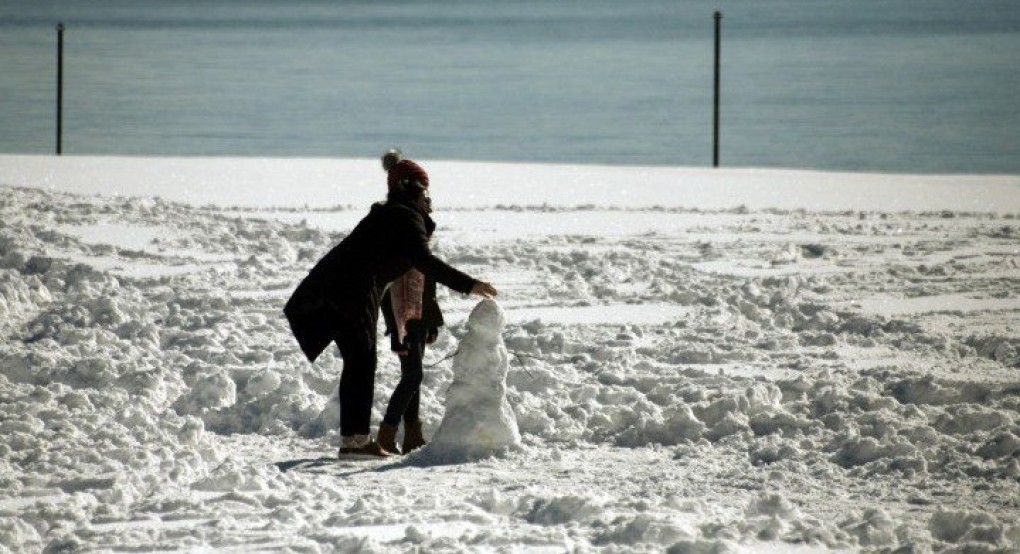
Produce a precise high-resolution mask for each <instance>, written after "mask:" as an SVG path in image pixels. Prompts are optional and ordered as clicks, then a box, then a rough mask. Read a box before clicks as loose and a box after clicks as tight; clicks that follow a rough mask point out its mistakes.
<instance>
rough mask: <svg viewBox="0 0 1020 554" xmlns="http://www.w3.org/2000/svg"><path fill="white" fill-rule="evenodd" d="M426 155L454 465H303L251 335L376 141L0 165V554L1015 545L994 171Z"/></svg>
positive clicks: (324, 414) (318, 411)
mask: <svg viewBox="0 0 1020 554" xmlns="http://www.w3.org/2000/svg"><path fill="white" fill-rule="evenodd" d="M425 166H426V168H427V169H429V171H430V176H431V177H432V182H433V196H434V198H435V203H436V207H437V213H436V214H435V217H436V220H437V222H438V223H439V231H438V233H437V239H438V241H437V246H436V249H437V251H438V253H439V254H440V255H441V256H442V257H443V258H445V259H447V260H449V261H450V262H452V263H453V264H455V265H457V266H460V267H462V268H465V269H467V270H468V271H469V272H470V273H473V274H475V275H479V276H481V277H483V278H486V279H488V280H490V281H491V282H492V283H493V284H494V285H495V286H496V287H497V288H499V289H500V291H501V294H500V297H499V298H498V303H499V306H500V307H501V308H502V310H503V312H504V317H505V319H506V326H505V329H504V332H503V336H502V339H503V341H504V343H505V345H506V347H507V349H508V350H509V366H508V368H506V369H507V389H506V391H507V392H506V399H507V400H508V401H509V404H510V406H511V408H512V409H513V412H514V415H515V416H516V423H517V427H518V430H519V433H520V443H519V447H517V448H513V449H508V450H501V451H499V453H497V455H495V456H492V457H488V458H483V459H481V460H476V461H464V462H462V463H448V462H447V461H443V462H442V463H440V461H437V460H440V459H441V458H442V457H441V456H440V457H431V458H430V457H428V456H419V457H408V458H405V459H402V460H400V461H395V462H384V463H371V462H343V463H341V462H337V461H335V460H333V459H330V458H331V457H333V456H335V446H336V444H337V441H338V437H337V433H336V426H337V419H338V406H337V404H336V384H337V380H338V378H339V375H340V371H341V368H342V362H341V361H340V359H339V358H338V357H337V356H336V355H334V354H331V353H330V354H326V355H324V356H323V357H322V359H320V360H319V361H318V362H317V363H316V364H314V365H313V364H309V363H308V362H307V361H305V360H304V358H303V357H302V355H301V353H300V352H299V350H298V349H297V345H296V344H295V342H294V341H293V339H292V338H291V336H290V335H289V332H288V330H287V325H286V322H285V321H284V319H283V318H282V314H281V311H280V310H281V307H282V303H283V301H284V300H285V299H286V297H287V295H288V294H289V293H290V291H291V290H292V289H293V287H294V286H295V285H296V284H297V282H298V281H299V279H300V278H301V277H302V276H303V275H304V273H305V272H306V271H307V270H308V269H309V267H310V266H311V265H312V264H313V263H314V262H315V260H316V259H318V257H319V256H321V255H323V254H324V253H325V252H326V251H327V250H328V249H329V248H330V246H331V245H332V244H334V243H335V242H337V240H339V239H340V238H341V237H342V236H343V234H344V232H345V231H346V230H347V229H349V228H350V227H351V225H353V224H354V223H355V222H356V221H357V220H358V219H359V218H360V217H361V216H362V215H363V214H364V213H365V212H366V210H367V207H368V204H369V203H370V202H372V201H374V200H378V199H380V198H381V197H382V196H383V192H384V184H383V174H382V171H381V170H380V169H379V167H378V163H377V162H376V161H375V160H339V161H338V160H254V159H253V160H239V159H208V160H203V159H151V158H148V159H142V158H133V159H127V158H84V157H82V158H76V157H67V158H62V159H57V158H53V157H32V156H0V191H2V193H3V197H2V200H0V332H2V335H3V340H2V342H0V432H2V435H3V437H4V440H3V442H2V443H0V550H10V551H14V552H37V551H41V550H46V551H48V552H70V551H111V552H136V551H140V550H162V551H196V550H206V551H208V550H213V551H222V552H254V551H279V550H290V551H297V552H336V551H339V552H344V551H352V552H353V551H379V552H390V551H404V550H416V549H417V550H418V551H422V552H432V551H548V552H563V551H581V552H584V551H607V552H630V551H664V550H669V551H671V552H685V553H686V552H691V553H707V552H733V551H771V552H805V551H816V550H829V549H845V550H859V549H869V550H887V551H892V550H896V549H898V548H901V547H906V550H904V551H927V550H947V551H961V552H988V551H1016V550H1017V549H1020V524H1018V522H1020V366H1018V350H1020V334H1018V329H1020V220H1018V218H1020V177H1016V176H985V177H981V176H900V175H849V174H828V173H816V172H801V171H777V170H770V171H761V170H705V169H685V168H622V167H596V166H556V165H548V166H543V165H509V164H481V163H458V162H428V161H426V162H425ZM440 302H441V304H442V305H443V306H444V308H445V309H446V312H447V322H448V327H447V328H446V329H445V330H444V332H443V333H442V334H441V337H440V339H439V341H438V342H437V343H436V345H435V346H434V348H431V349H430V350H429V352H428V353H427V355H426V362H427V363H430V364H435V365H434V366H432V367H429V368H427V370H426V378H425V384H424V389H423V412H424V418H425V428H426V434H427V435H431V434H432V433H434V432H435V431H436V430H437V428H438V427H439V425H440V422H441V421H442V420H443V416H444V409H445V406H446V392H447V388H448V387H449V385H450V384H451V382H452V381H453V379H454V367H453V366H454V360H449V359H444V358H446V357H447V356H448V355H449V354H451V353H453V352H454V351H455V350H456V348H457V345H458V341H459V340H460V339H464V338H465V336H466V334H467V331H468V330H467V328H466V320H467V316H468V314H469V313H470V311H471V310H472V308H474V307H475V305H476V303H477V301H476V299H469V298H465V297H461V296H460V295H457V294H452V293H449V292H448V291H441V298H440ZM383 344H385V341H383ZM331 352H332V351H331ZM398 373H399V367H398V364H397V362H396V358H395V357H394V356H392V355H391V354H389V353H388V352H385V351H381V352H380V369H379V374H378V379H377V394H376V399H375V414H374V422H376V423H378V421H379V420H380V418H381V413H380V412H381V410H382V409H383V407H384V405H385V401H386V398H387V397H388V393H389V392H390V390H392V387H393V386H394V385H395V384H396V381H397V377H398Z"/></svg>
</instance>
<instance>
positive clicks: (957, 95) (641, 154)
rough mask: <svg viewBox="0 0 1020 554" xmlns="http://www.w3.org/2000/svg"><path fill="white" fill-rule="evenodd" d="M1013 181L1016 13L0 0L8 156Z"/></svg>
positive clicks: (922, 3)
mask: <svg viewBox="0 0 1020 554" xmlns="http://www.w3.org/2000/svg"><path fill="white" fill-rule="evenodd" d="M716 8H718V9H720V10H722V11H723V13H724V20H723V99H722V101H723V124H722V163H723V165H728V166H769V167H800V168H820V169H838V170H852V171H897V172H979V173H1020V61H1018V60H1020V54H1018V52H1020V2H1017V1H1016V0H989V1H985V0H977V1H973V2H960V1H959V0H894V1H892V0H856V1H854V2H849V1H846V0H771V1H770V0H733V1H727V0H722V1H720V2H718V3H717V4H714V5H713V4H710V3H706V2H702V1H698V0H670V1H663V0H642V1H635V2H626V1H623V0H585V1H581V0H561V1H552V0H548V1H536V0H530V1H529V0H524V1H513V2H507V1H501V0H471V1H458V2H450V1H443V0H439V1H431V2H424V1H412V0H404V1H389V2H387V1H358V2H345V1H326V0H322V1H315V0H297V1H290V2H284V1H269V0H261V1H257V0H256V1H247V2H242V1H239V0H235V1H226V0H203V1H198V0H185V1H174V2H170V1H154V0H148V1H146V0H90V1H88V2H73V1H71V0H65V1H45V0H42V1H33V2H30V1H16V0H0V152H4V153H49V152H52V151H53V147H54V127H55V125H54V119H55V118H54V102H55V87H54V76H55V43H56V32H55V31H54V28H53V26H54V24H55V23H56V22H57V21H58V20H62V21H63V22H64V23H65V24H66V25H67V27H68V28H67V31H66V32H65V83H66V84H65V119H64V129H65V132H64V152H65V153H68V154H128V155H241V156H329V157H362V156H376V155H378V154H379V153H380V152H382V151H383V150H384V149H385V148H387V147H389V146H392V145H399V146H401V147H402V148H403V149H404V150H405V152H407V153H408V154H410V155H411V156H413V157H417V158H433V159H437V158H442V159H467V160H506V161H543V162H545V161H548V162H581V163H610V164H669V165H674V164H681V165H709V164H710V163H711V130H712V129H711V105H712V89H711V78H712V12H713V11H714V9H716Z"/></svg>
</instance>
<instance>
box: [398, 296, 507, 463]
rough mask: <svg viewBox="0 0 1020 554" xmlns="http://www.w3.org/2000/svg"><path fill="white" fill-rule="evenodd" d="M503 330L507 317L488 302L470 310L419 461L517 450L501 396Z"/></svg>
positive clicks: (504, 355) (461, 458)
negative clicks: (440, 411)
mask: <svg viewBox="0 0 1020 554" xmlns="http://www.w3.org/2000/svg"><path fill="white" fill-rule="evenodd" d="M505 326H506V316H505V315H504V314H503V310H502V309H501V308H500V307H499V305H498V304H496V303H495V302H493V301H492V300H482V301H481V302H479V303H478V305H476V306H475V308H474V310H472V311H471V315H470V317H468V322H467V335H466V336H465V337H464V340H463V341H461V343H460V347H459V348H458V351H457V355H456V357H454V361H453V372H454V375H453V382H452V383H451V384H450V388H449V389H448V390H447V393H446V414H445V415H444V417H443V421H442V423H440V425H439V429H438V430H437V431H436V434H435V436H434V437H433V438H432V442H431V443H429V445H428V446H427V447H426V448H424V449H423V451H422V452H421V454H420V455H419V456H418V458H419V460H430V461H433V462H439V461H442V462H447V463H453V462H459V461H469V460H477V459H480V458H484V457H487V456H491V455H493V454H497V453H500V452H502V451H506V450H507V449H509V448H513V447H516V446H519V445H520V442H521V435H520V432H519V431H518V430H517V419H516V418H515V417H514V412H513V410H512V409H511V408H510V404H509V402H507V397H506V393H507V385H506V376H507V372H508V370H509V360H508V358H507V350H506V346H505V345H504V344H503V338H502V333H503V328H504V327H505Z"/></svg>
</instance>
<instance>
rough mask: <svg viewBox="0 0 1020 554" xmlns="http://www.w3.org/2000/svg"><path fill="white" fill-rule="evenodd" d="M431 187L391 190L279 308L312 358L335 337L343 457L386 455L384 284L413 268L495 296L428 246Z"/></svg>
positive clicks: (411, 184)
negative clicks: (381, 370)
mask: <svg viewBox="0 0 1020 554" xmlns="http://www.w3.org/2000/svg"><path fill="white" fill-rule="evenodd" d="M431 211H432V210H431V200H430V198H429V196H428V190H427V189H426V188H424V187H423V186H422V185H421V184H420V183H418V182H417V181H403V182H401V183H399V184H398V185H397V186H395V187H393V188H392V189H390V192H389V194H388V196H387V200H386V202H385V203H379V204H375V205H373V206H372V208H371V210H370V211H369V213H368V215H367V216H365V218H364V219H362V220H361V222H359V223H358V225H357V226H355V228H354V230H352V231H351V233H350V234H349V235H347V237H346V238H344V240H342V241H341V242H340V244H338V245H336V246H335V247H333V249H332V250H330V251H329V253H327V254H326V255H325V256H324V257H323V258H322V259H321V260H319V262H318V263H316V264H315V266H314V267H313V268H312V270H311V271H310V272H309V273H308V275H307V276H306V277H305V278H304V280H302V281H301V283H300V284H299V285H298V287H297V289H295V291H294V293H293V294H292V295H291V297H290V299H289V300H288V301H287V304H286V306H285V307H284V314H285V315H286V317H287V321H288V322H289V323H290V328H291V331H292V332H293V334H294V337H295V338H296V339H297V341H298V344H299V345H300V347H301V350H302V352H304V354H305V356H306V357H307V358H308V360H309V361H311V362H314V361H315V359H316V358H318V356H319V354H321V353H322V351H323V350H325V349H326V347H327V346H328V345H329V343H330V342H333V341H335V342H336V344H337V347H338V348H339V350H340V355H341V356H342V357H343V360H344V368H343V373H342V374H341V376H340V387H339V394H340V418H341V420H340V434H341V435H342V436H343V445H342V446H341V448H340V454H341V455H348V454H367V455H373V456H387V455H389V454H390V453H389V452H387V451H386V450H384V449H382V448H381V447H379V444H378V443H377V442H375V441H374V440H371V437H370V424H371V415H372V397H373V394H374V387H375V370H376V325H377V323H378V317H379V305H380V302H381V300H382V296H383V292H384V289H385V287H386V285H387V284H388V283H389V282H390V281H393V280H394V279H396V278H397V277H399V276H401V275H403V274H404V273H406V272H407V271H408V270H409V269H411V268H412V267H413V268H415V269H417V270H418V271H420V272H421V273H422V274H424V275H425V277H427V278H431V279H434V280H435V281H437V282H439V283H442V284H443V285H446V286H447V287H450V288H451V289H453V290H455V291H457V292H461V293H470V294H476V295H479V296H487V297H493V296H495V295H496V289H495V288H493V287H492V285H490V284H488V283H485V282H482V281H479V280H477V279H474V278H472V277H470V276H468V275H466V274H464V273H462V272H461V271H459V270H457V269H456V268H454V267H452V266H450V265H448V264H447V263H445V262H443V261H442V260H440V259H439V258H437V257H436V256H435V255H433V254H432V253H431V252H430V251H429V246H428V237H429V235H430V234H431V232H432V230H434V229H435V223H434V222H433V221H432V218H431V217H429V215H428V214H429V213H430V212H431Z"/></svg>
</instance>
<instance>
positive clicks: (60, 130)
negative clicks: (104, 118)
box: [57, 23, 64, 156]
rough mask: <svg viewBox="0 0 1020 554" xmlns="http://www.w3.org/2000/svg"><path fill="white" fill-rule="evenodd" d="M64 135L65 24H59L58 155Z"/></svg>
mask: <svg viewBox="0 0 1020 554" xmlns="http://www.w3.org/2000/svg"><path fill="white" fill-rule="evenodd" d="M63 133H64V24H63V23H57V155H58V156H59V155H60V153H61V150H62V145H61V142H62V138H63Z"/></svg>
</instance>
